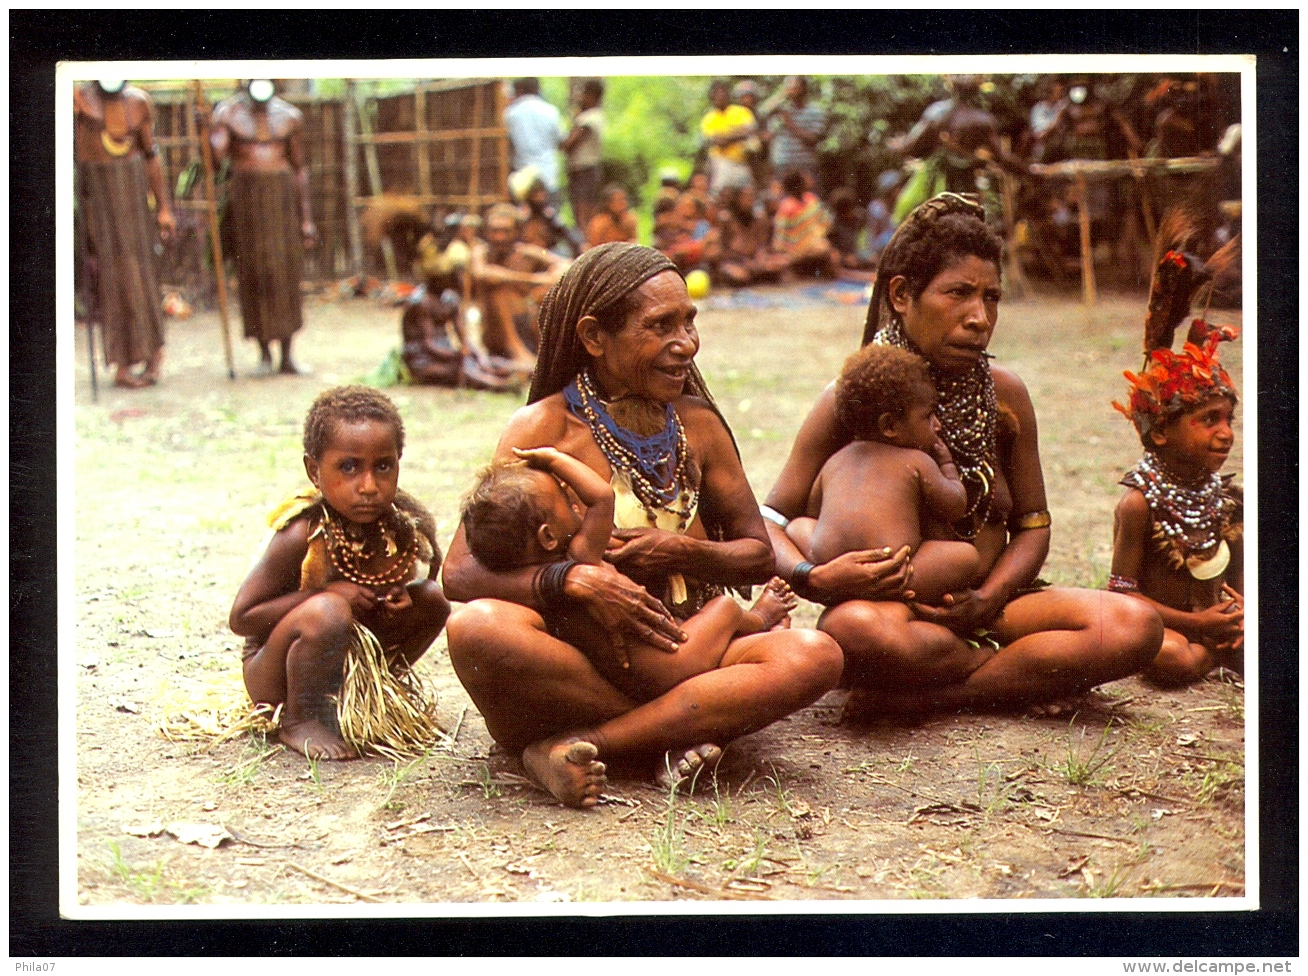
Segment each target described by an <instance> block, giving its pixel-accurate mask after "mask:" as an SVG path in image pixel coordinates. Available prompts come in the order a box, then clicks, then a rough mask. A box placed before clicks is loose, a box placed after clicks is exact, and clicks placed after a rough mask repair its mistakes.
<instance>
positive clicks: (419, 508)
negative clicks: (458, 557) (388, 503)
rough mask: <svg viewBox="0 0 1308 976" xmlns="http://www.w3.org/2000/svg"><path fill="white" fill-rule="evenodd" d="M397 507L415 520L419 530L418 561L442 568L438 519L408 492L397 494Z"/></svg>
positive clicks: (397, 492)
mask: <svg viewBox="0 0 1308 976" xmlns="http://www.w3.org/2000/svg"><path fill="white" fill-rule="evenodd" d="M395 507H396V508H398V509H399V510H400V511H401V512H403V513H404V514H405V515H407V516H409V518H411V519H412V520H413V524H414V526H415V527H416V528H417V530H418V559H420V560H421V561H422V562H424V563H427V564H428V565H430V566H440V564H441V559H442V556H441V547H440V545H439V544H438V543H437V542H436V519H435V517H434V516H433V515H432V514H431V512H430V511H428V510H427V506H426V505H424V504H423V503H422V502H420V501H418V499H416V498H414V497H413V496H412V495H410V494H409V493H408V492H407V491H404V490H403V489H399V490H397V491H396V492H395Z"/></svg>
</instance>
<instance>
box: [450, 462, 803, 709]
mask: <svg viewBox="0 0 1308 976" xmlns="http://www.w3.org/2000/svg"><path fill="white" fill-rule="evenodd" d="M514 453H515V454H516V455H517V456H518V457H519V458H521V459H522V460H523V461H524V462H525V464H501V465H496V466H492V467H490V468H489V469H487V471H486V472H485V473H484V474H483V475H482V478H481V480H480V481H479V483H478V484H477V487H476V488H474V489H473V490H472V492H471V493H470V494H469V495H468V497H467V498H466V499H465V500H464V503H463V512H462V517H463V527H464V531H465V532H466V534H467V539H468V546H469V548H470V549H471V550H472V554H473V555H474V556H476V557H477V561H478V562H480V563H481V564H482V565H483V566H485V567H486V568H488V569H492V570H506V569H521V568H523V567H524V566H540V567H541V569H540V570H539V572H538V577H539V576H540V575H541V574H544V573H547V572H549V571H550V570H549V567H550V566H551V565H555V566H559V567H561V568H564V569H566V566H565V565H564V563H563V560H565V559H568V560H575V561H576V562H580V563H587V564H589V565H592V566H598V565H600V564H601V563H602V562H603V561H604V552H605V550H606V549H607V548H608V546H609V539H610V537H611V536H612V534H613V513H614V505H615V493H614V490H613V487H612V486H611V485H610V484H609V483H608V482H607V481H605V480H604V479H603V478H602V477H600V475H599V474H597V473H596V472H595V471H594V470H593V469H592V468H591V467H590V466H589V465H587V464H584V463H583V462H581V461H578V460H577V459H576V458H574V457H572V456H571V455H568V454H564V453H562V452H561V451H559V450H557V449H556V448H553V447H537V448H532V449H529V450H521V449H517V448H515V449H514ZM574 497H575V498H576V499H577V501H580V502H581V505H583V506H585V513H584V514H583V513H582V510H581V508H580V507H579V506H578V505H577V504H576V502H575V501H573V498H574ZM674 586H675V583H674ZM683 586H684V582H683ZM796 603H797V600H796V598H795V595H794V594H793V593H792V592H791V590H790V587H789V586H787V585H786V584H785V583H784V582H783V581H782V580H780V579H777V578H776V577H773V578H772V580H771V581H770V582H769V583H768V584H767V585H766V586H764V587H763V593H762V595H761V596H760V597H759V598H758V600H757V602H755V604H754V606H753V607H751V608H750V609H749V610H746V609H744V608H743V607H742V606H741V605H740V604H739V603H737V602H736V601H735V600H734V599H732V598H731V597H730V596H726V595H722V596H716V597H713V598H712V599H711V600H709V601H708V602H707V603H706V604H704V607H703V609H701V610H700V611H699V612H698V613H696V614H695V615H694V616H692V617H691V618H690V619H689V620H687V621H685V622H684V623H683V624H682V625H681V629H682V630H683V631H684V633H685V634H686V640H685V641H683V642H682V643H681V644H680V646H679V647H678V648H677V650H676V652H675V653H671V654H669V653H668V652H667V651H664V650H661V649H659V648H655V647H652V646H650V645H648V644H626V645H625V648H626V653H627V662H626V663H625V664H624V665H622V666H618V664H617V663H616V662H617V658H616V656H615V654H614V651H613V648H612V646H611V642H610V637H611V635H610V634H609V633H608V632H607V631H606V630H605V629H604V628H602V627H600V626H599V625H598V624H597V623H596V622H595V621H594V619H593V618H591V617H590V616H589V615H588V614H585V613H580V614H575V615H574V614H570V613H568V612H566V611H563V612H557V613H546V615H545V623H546V626H547V627H548V628H549V630H550V632H551V633H555V634H557V635H558V636H560V637H562V639H563V640H566V641H568V642H569V643H574V644H575V645H576V646H577V647H579V648H580V649H581V650H582V652H583V653H585V654H586V656H587V657H588V658H589V659H590V661H591V663H592V664H593V665H594V666H595V668H596V669H597V670H599V672H600V673H601V674H602V675H604V677H605V678H607V679H608V680H609V681H611V682H612V683H613V684H614V685H616V686H617V687H618V688H619V689H621V690H623V691H629V690H630V691H632V692H634V693H636V694H638V695H641V696H651V695H654V696H656V695H661V694H663V693H665V692H667V691H670V690H671V689H673V688H675V687H676V686H677V685H679V684H681V683H682V682H683V681H685V680H686V679H687V678H691V677H694V676H695V675H697V674H702V673H703V672H704V671H706V670H707V669H709V668H713V667H716V666H717V663H718V662H719V661H720V660H721V658H722V655H723V654H724V653H725V652H726V650H727V645H728V644H730V643H731V640H732V638H734V637H743V636H745V635H746V634H758V633H762V632H764V631H768V630H771V629H773V628H774V627H780V626H785V625H787V624H788V623H789V620H790V611H791V610H793V609H794V607H795V605H796Z"/></svg>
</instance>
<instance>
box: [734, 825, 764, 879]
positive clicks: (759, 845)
mask: <svg viewBox="0 0 1308 976" xmlns="http://www.w3.org/2000/svg"><path fill="white" fill-rule="evenodd" d="M767 853H768V835H767V834H765V833H764V832H763V829H762V828H761V827H755V828H754V850H753V852H752V853H751V854H750V855H749V856H748V857H746V858H745V860H743V861H741V862H740V864H739V867H740V871H741V873H742V874H744V875H745V876H746V877H751V878H752V877H756V876H757V875H758V873H759V871H760V870H761V869H762V867H763V861H764V860H765V859H766V857H767Z"/></svg>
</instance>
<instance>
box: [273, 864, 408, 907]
mask: <svg viewBox="0 0 1308 976" xmlns="http://www.w3.org/2000/svg"><path fill="white" fill-rule="evenodd" d="M286 866H287V867H288V868H294V869H295V870H296V871H299V872H300V873H301V874H307V875H308V876H309V877H311V878H313V880H315V881H320V882H322V883H323V884H325V885H328V886H330V887H332V888H339V889H340V890H341V891H343V892H345V893H346V894H347V895H353V896H354V897H355V898H357V899H359V900H360V901H371V902H375V903H377V904H378V905H381V904H385V903H384V902H383V901H382V900H381V899H380V898H374V897H373V896H372V895H366V894H364V893H363V892H362V891H360V890H359V889H358V888H351V887H350V886H349V885H347V884H341V883H340V882H339V881H333V880H332V879H331V878H328V877H326V876H324V875H321V874H319V873H318V872H317V871H310V870H309V869H308V868H306V867H305V866H304V865H303V864H296V863H295V862H294V861H287V862H286Z"/></svg>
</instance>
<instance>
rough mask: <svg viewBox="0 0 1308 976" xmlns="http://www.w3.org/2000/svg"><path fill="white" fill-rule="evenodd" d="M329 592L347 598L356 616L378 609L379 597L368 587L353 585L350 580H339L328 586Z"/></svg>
mask: <svg viewBox="0 0 1308 976" xmlns="http://www.w3.org/2000/svg"><path fill="white" fill-rule="evenodd" d="M327 591H328V592H329V593H336V594H338V595H340V596H343V597H345V599H346V601H347V602H348V603H349V604H350V609H351V610H352V611H353V612H354V614H355V616H358V615H359V614H362V613H369V612H371V611H373V610H375V609H377V595H376V594H375V593H373V591H372V590H370V589H368V587H366V586H360V585H359V584H358V583H351V582H350V581H349V580H337V581H336V582H334V583H328V584H327Z"/></svg>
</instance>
